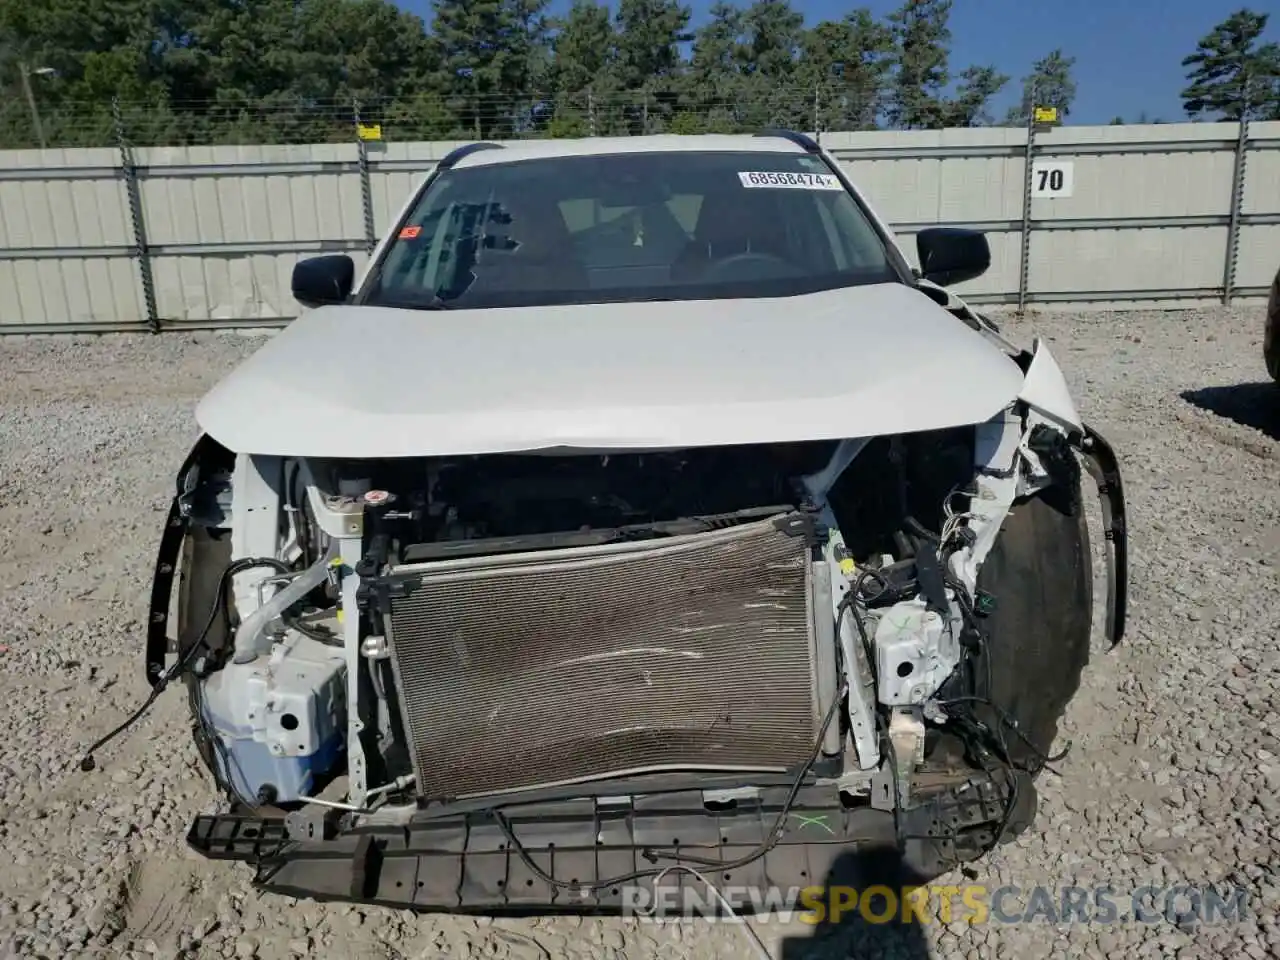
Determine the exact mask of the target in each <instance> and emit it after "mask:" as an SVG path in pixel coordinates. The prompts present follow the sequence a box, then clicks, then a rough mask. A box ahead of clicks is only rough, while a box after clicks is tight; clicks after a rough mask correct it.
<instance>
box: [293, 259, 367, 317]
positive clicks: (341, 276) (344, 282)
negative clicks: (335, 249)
mask: <svg viewBox="0 0 1280 960" xmlns="http://www.w3.org/2000/svg"><path fill="white" fill-rule="evenodd" d="M355 281H356V264H355V261H354V260H352V259H351V258H350V257H348V256H347V255H346V254H345V253H336V254H329V255H327V256H323V257H308V258H307V259H306V260H299V261H298V262H297V263H296V264H295V265H294V268H293V283H292V286H293V298H294V299H295V300H297V301H298V302H299V303H300V304H302V305H303V306H304V307H320V306H324V305H326V304H333V303H343V302H345V301H346V299H347V297H349V296H350V295H351V288H352V287H354V286H355Z"/></svg>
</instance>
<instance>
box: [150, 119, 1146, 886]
mask: <svg viewBox="0 0 1280 960" xmlns="http://www.w3.org/2000/svg"><path fill="white" fill-rule="evenodd" d="M916 243H917V247H918V252H919V261H920V264H921V269H920V270H919V271H916V270H913V269H912V267H911V266H910V264H909V263H908V261H907V260H906V258H905V257H904V256H903V254H902V252H901V250H900V249H899V248H898V247H897V246H896V244H895V241H894V239H893V237H892V235H891V234H890V232H889V231H888V229H887V228H886V226H885V224H884V223H883V222H882V221H881V219H880V218H879V217H877V215H876V214H875V213H874V212H873V211H872V209H871V208H870V207H869V206H868V205H867V202H866V200H865V199H864V198H863V197H862V196H861V195H860V194H859V193H858V191H857V190H856V189H855V188H854V187H853V186H852V185H851V184H850V183H849V182H848V180H847V179H846V177H845V174H844V173H843V172H842V171H841V169H840V167H839V166H838V164H837V163H836V162H835V161H834V160H833V159H832V158H831V157H830V156H829V155H827V154H826V153H825V152H824V151H823V150H821V149H820V148H819V146H818V145H816V144H815V143H813V142H812V141H811V140H810V139H808V138H807V137H805V136H802V135H797V134H793V133H788V132H777V133H768V134H762V135H758V136H731V137H715V136H707V137H637V138H626V139H590V140H581V141H565V140H552V141H545V142H529V143H522V144H519V145H514V146H511V145H509V146H501V145H496V144H487V143H479V144H472V145H469V146H467V147H464V148H461V149H459V150H457V151H455V152H454V153H452V154H451V155H449V156H448V157H447V158H445V159H444V160H443V161H442V162H441V163H440V164H439V166H438V168H437V169H436V170H435V171H434V172H433V173H432V174H431V175H430V176H429V177H427V178H426V180H425V183H424V184H423V185H422V187H421V188H420V189H419V190H418V191H417V192H416V193H415V195H414V196H413V197H412V198H411V199H410V200H409V202H408V203H407V204H406V206H405V208H404V210H403V211H402V213H401V215H400V216H399V218H398V219H397V221H396V223H395V225H394V227H393V229H392V230H391V231H390V233H389V234H388V235H387V236H386V238H384V239H383V241H382V243H381V244H380V245H379V247H378V248H377V250H376V251H375V252H374V254H373V256H372V258H371V261H370V263H369V265H368V267H367V268H366V269H365V270H364V271H363V276H362V277H360V278H359V279H358V282H357V272H356V270H355V267H354V265H353V263H352V261H351V260H350V259H349V258H347V257H345V256H323V257H318V258H315V259H312V260H307V261H304V262H302V263H300V264H299V265H298V267H297V269H296V271H295V273H294V279H293V288H294V295H295V296H296V298H297V299H298V300H299V301H300V302H301V303H302V304H303V305H304V306H307V307H310V308H313V309H310V310H308V311H306V312H304V314H303V315H302V316H301V317H300V318H299V319H297V320H296V321H294V322H293V323H292V324H291V325H290V326H289V327H288V328H287V329H285V330H284V331H283V332H282V333H281V334H279V335H278V336H277V337H275V338H274V339H272V340H271V341H270V342H268V343H266V344H265V345H264V346H263V347H261V348H260V349H259V350H258V352H257V353H256V354H255V355H254V356H252V357H251V358H250V359H248V360H247V361H246V362H245V363H244V364H243V365H242V366H240V367H239V368H238V369H236V370H235V371H234V372H232V373H231V374H230V375H229V376H228V377H227V378H226V379H225V380H223V381H222V382H221V383H220V384H219V385H218V386H217V387H216V388H215V389H214V390H213V391H212V392H211V393H210V394H209V395H208V396H206V397H205V398H204V400H203V401H202V402H201V404H200V406H199V408H198V411H197V417H198V420H199V423H200V428H201V430H202V436H201V438H200V440H199V441H198V442H197V444H196V446H195V448H194V449H193V451H192V452H191V455H190V456H189V458H188V460H187V462H186V463H185V464H183V466H182V468H181V471H180V473H179V476H178V483H177V487H178V489H177V495H176V497H175V499H174V503H173V508H172V512H171V514H170V518H169V525H168V528H167V531H166V534H165V537H164V540H163V544H162V547H161V550H160V557H159V560H158V564H157V573H156V579H155V588H154V600H153V607H152V619H151V626H150V635H149V638H148V644H147V674H148V678H149V680H150V681H151V683H152V685H153V686H155V687H156V688H157V689H163V687H164V686H165V685H166V684H168V683H169V682H170V681H171V680H173V679H176V678H179V677H180V678H182V679H183V681H184V683H185V686H186V689H187V691H188V694H189V699H190V709H191V714H192V718H193V730H194V735H195V739H196V743H197V745H198V747H199V750H200V752H201V754H202V756H203V758H204V760H205V763H206V764H207V766H208V768H209V770H210V771H211V773H212V775H213V777H214V779H215V781H216V783H217V785H218V787H219V789H220V791H221V792H223V793H225V795H226V797H227V798H228V800H229V806H228V807H227V808H226V810H225V812H222V813H219V814H217V815H210V816H202V817H200V818H198V819H197V821H196V822H195V823H194V824H193V826H192V828H191V831H190V834H189V837H188V842H189V843H190V844H191V845H192V846H193V847H194V848H195V849H196V850H198V851H200V852H201V853H203V854H204V855H206V856H209V857H215V858H227V859H239V860H245V861H248V862H251V863H252V864H254V865H255V867H256V870H257V883H258V884H259V885H261V886H262V887H264V888H266V889H270V890H274V891H278V892H281V893H285V894H288V895H292V896H308V897H317V898H322V899H342V900H351V901H363V902H377V903H383V904H390V905H400V906H404V907H411V908H415V909H432V908H434V909H447V910H472V909H474V910H485V911H493V910H501V909H503V908H507V907H525V908H527V907H530V906H534V907H547V908H567V909H575V910H581V909H596V908H600V909H609V908H611V907H617V906H618V905H619V901H620V898H621V897H622V896H623V895H624V888H626V887H629V886H632V885H636V884H640V885H643V884H645V883H649V882H651V881H652V880H653V878H654V877H655V876H657V875H658V874H660V873H662V872H663V871H664V870H667V869H669V868H670V867H671V866H672V865H674V864H683V865H690V866H693V867H695V868H697V869H698V870H700V871H703V872H704V873H706V874H707V875H708V876H709V877H712V878H713V879H722V878H730V879H729V882H730V883H732V884H734V885H739V886H740V885H746V886H752V885H761V886H763V885H765V884H772V885H778V886H783V887H806V886H809V885H811V884H815V883H820V882H822V879H823V876H824V875H826V874H828V873H829V871H831V869H832V865H833V863H834V862H835V861H836V859H837V858H838V857H852V858H854V859H855V860H856V859H857V858H860V857H861V856H863V855H864V854H866V855H868V856H872V855H874V857H875V862H878V863H880V864H882V865H884V864H890V865H892V866H893V867H894V868H895V869H898V868H900V869H901V872H902V873H903V874H905V875H906V876H908V877H910V878H912V879H914V880H916V881H921V880H925V879H928V878H931V877H935V876H937V875H939V874H940V873H942V872H944V871H946V870H949V869H951V868H953V867H954V866H956V865H957V864H958V863H961V862H963V861H966V860H971V859H974V858H976V857H979V856H981V855H982V854H983V853H984V852H985V851H987V850H989V849H990V848H991V847H992V846H993V845H994V844H995V843H997V842H999V841H1000V840H1001V839H1007V838H1008V837H1011V836H1013V835H1016V834H1017V833H1018V832H1019V831H1021V830H1025V829H1026V828H1027V826H1028V824H1030V823H1031V822H1032V820H1033V818H1034V809H1035V801H1034V798H1035V791H1034V782H1035V778H1036V776H1037V774H1038V773H1039V772H1040V771H1041V769H1042V768H1043V767H1044V765H1045V764H1046V763H1047V762H1050V761H1051V759H1052V758H1051V757H1050V756H1049V754H1050V752H1051V750H1052V749H1053V747H1052V744H1053V742H1054V740H1055V737H1056V734H1057V725H1058V721H1059V718H1060V717H1061V715H1062V713H1063V710H1064V709H1065V707H1066V705H1067V703H1068V701H1069V700H1070V699H1071V697H1072V696H1073V695H1074V693H1075V691H1076V689H1077V687H1078V684H1079V679H1080V674H1081V670H1082V668H1083V667H1084V665H1085V663H1086V661H1087V660H1088V657H1089V650H1090V626H1091V621H1092V606H1093V581H1092V567H1091V550H1090V545H1089V536H1088V528H1087V526H1086V522H1085V510H1084V508H1083V505H1082V497H1081V493H1082V484H1081V477H1082V476H1083V474H1082V472H1081V470H1080V464H1081V463H1083V464H1084V466H1085V467H1086V468H1087V470H1088V472H1089V473H1090V474H1091V475H1092V476H1093V478H1094V479H1095V481H1096V484H1097V486H1098V488H1099V491H1100V493H1101V502H1102V511H1101V513H1102V518H1103V526H1104V529H1105V532H1106V548H1107V549H1106V551H1105V554H1106V558H1107V564H1108V566H1109V571H1108V572H1109V581H1108V585H1109V597H1108V599H1107V603H1108V611H1107V614H1108V615H1107V630H1108V632H1109V634H1110V639H1111V641H1112V642H1113V643H1114V642H1118V640H1119V639H1120V636H1121V633H1122V630H1123V621H1124V613H1125V592H1126V574H1127V570H1126V566H1127V559H1126V552H1125V531H1124V499H1123V493H1122V489H1121V484H1120V477H1119V472H1118V467H1117V464H1116V460H1115V457H1114V455H1113V453H1112V451H1111V450H1110V448H1109V447H1108V446H1107V444H1106V443H1105V441H1104V440H1103V439H1102V438H1100V437H1099V436H1098V435H1097V434H1096V433H1095V432H1093V431H1092V430H1091V429H1090V428H1089V427H1088V426H1087V425H1086V424H1085V423H1084V422H1083V421H1082V420H1081V418H1080V416H1079V414H1078V413H1077V410H1076V408H1075V406H1074V404H1073V402H1072V399H1071V397H1070V395H1069V393H1068V390H1067V388H1066V384H1065V382H1064V379H1063V376H1062V374H1061V372H1060V370H1059V368H1058V367H1057V366H1056V364H1055V363H1054V360H1053V358H1052V357H1051V356H1050V355H1049V353H1048V351H1047V350H1046V349H1045V348H1044V347H1043V345H1042V344H1039V343H1037V344H1036V345H1035V346H1034V347H1033V349H1032V350H1030V351H1020V350H1018V349H1017V348H1015V347H1013V346H1011V345H1010V344H1008V343H1007V342H1006V341H1005V340H1004V339H1002V337H1001V336H1000V334H999V333H998V331H997V329H996V327H995V326H994V325H993V324H992V323H991V322H990V321H989V320H987V319H986V318H984V317H982V316H981V315H979V314H977V313H976V312H974V311H973V310H971V309H970V308H969V307H968V306H967V305H966V304H965V303H964V302H963V301H961V300H960V299H958V298H956V297H954V296H953V295H950V294H948V292H947V291H946V290H945V289H944V287H946V286H947V285H948V284H953V283H956V282H960V281H963V280H966V279H970V278H973V277H976V276H978V275H979V274H981V273H982V272H983V271H984V270H985V269H986V268H987V267H988V265H989V263H990V253H989V250H988V247H987V243H986V240H985V239H984V237H983V236H982V235H981V234H977V233H973V232H969V231H965V230H958V229H943V228H938V229H928V230H923V231H921V232H920V233H918V234H917V236H916ZM175 574H177V576H178V580H179V589H178V591H177V592H178V598H177V630H176V636H174V637H173V638H172V639H169V638H168V635H167V634H168V631H167V623H168V619H169V608H170V603H171V590H172V587H173V585H174V577H175ZM868 862H870V861H868Z"/></svg>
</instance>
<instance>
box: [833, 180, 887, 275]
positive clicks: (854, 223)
mask: <svg viewBox="0 0 1280 960" xmlns="http://www.w3.org/2000/svg"><path fill="white" fill-rule="evenodd" d="M828 210H829V212H830V214H831V219H832V221H833V223H834V225H835V229H836V232H837V233H838V234H839V236H840V246H841V247H842V248H843V251H844V254H845V256H846V257H847V258H848V260H849V261H851V266H852V268H853V269H854V270H878V269H881V268H883V267H884V265H885V261H886V256H885V251H884V245H883V244H882V243H881V242H880V237H879V235H878V234H877V233H876V232H875V230H874V229H872V226H871V224H870V223H869V222H867V220H866V218H864V217H862V216H860V215H859V213H858V210H857V208H856V206H855V204H854V200H853V198H852V197H847V196H845V195H843V194H841V195H839V196H835V197H833V198H832V201H831V203H830V204H829V205H828Z"/></svg>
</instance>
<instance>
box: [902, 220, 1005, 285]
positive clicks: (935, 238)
mask: <svg viewBox="0 0 1280 960" xmlns="http://www.w3.org/2000/svg"><path fill="white" fill-rule="evenodd" d="M916 254H917V255H918V256H919V258H920V273H921V275H922V276H923V277H924V279H926V280H929V281H932V282H933V283H936V284H937V285H938V286H940V287H948V286H951V285H952V284H956V283H964V281H966V280H972V279H973V278H974V277H980V276H982V275H983V274H984V273H986V272H987V270H988V269H990V267H991V247H990V246H989V245H988V244H987V237H986V234H983V233H980V232H978V231H977V230H966V229H964V228H962V227H929V228H928V229H925V230H921V231H920V232H919V233H917V234H916Z"/></svg>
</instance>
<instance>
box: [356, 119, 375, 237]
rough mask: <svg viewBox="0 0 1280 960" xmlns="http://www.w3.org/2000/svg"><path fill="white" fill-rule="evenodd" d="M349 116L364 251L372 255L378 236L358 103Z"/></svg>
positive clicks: (367, 147) (367, 153)
mask: <svg viewBox="0 0 1280 960" xmlns="http://www.w3.org/2000/svg"><path fill="white" fill-rule="evenodd" d="M351 115H352V117H353V118H354V119H355V131H356V149H357V150H358V151H359V158H360V205H361V207H363V208H364V249H365V253H373V248H374V247H376V246H377V245H378V235H377V234H376V233H375V232H374V228H373V185H372V184H371V183H370V182H369V146H368V144H367V143H366V142H365V139H364V137H362V136H361V135H360V126H361V123H360V101H359V100H354V99H353V100H352V101H351Z"/></svg>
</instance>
